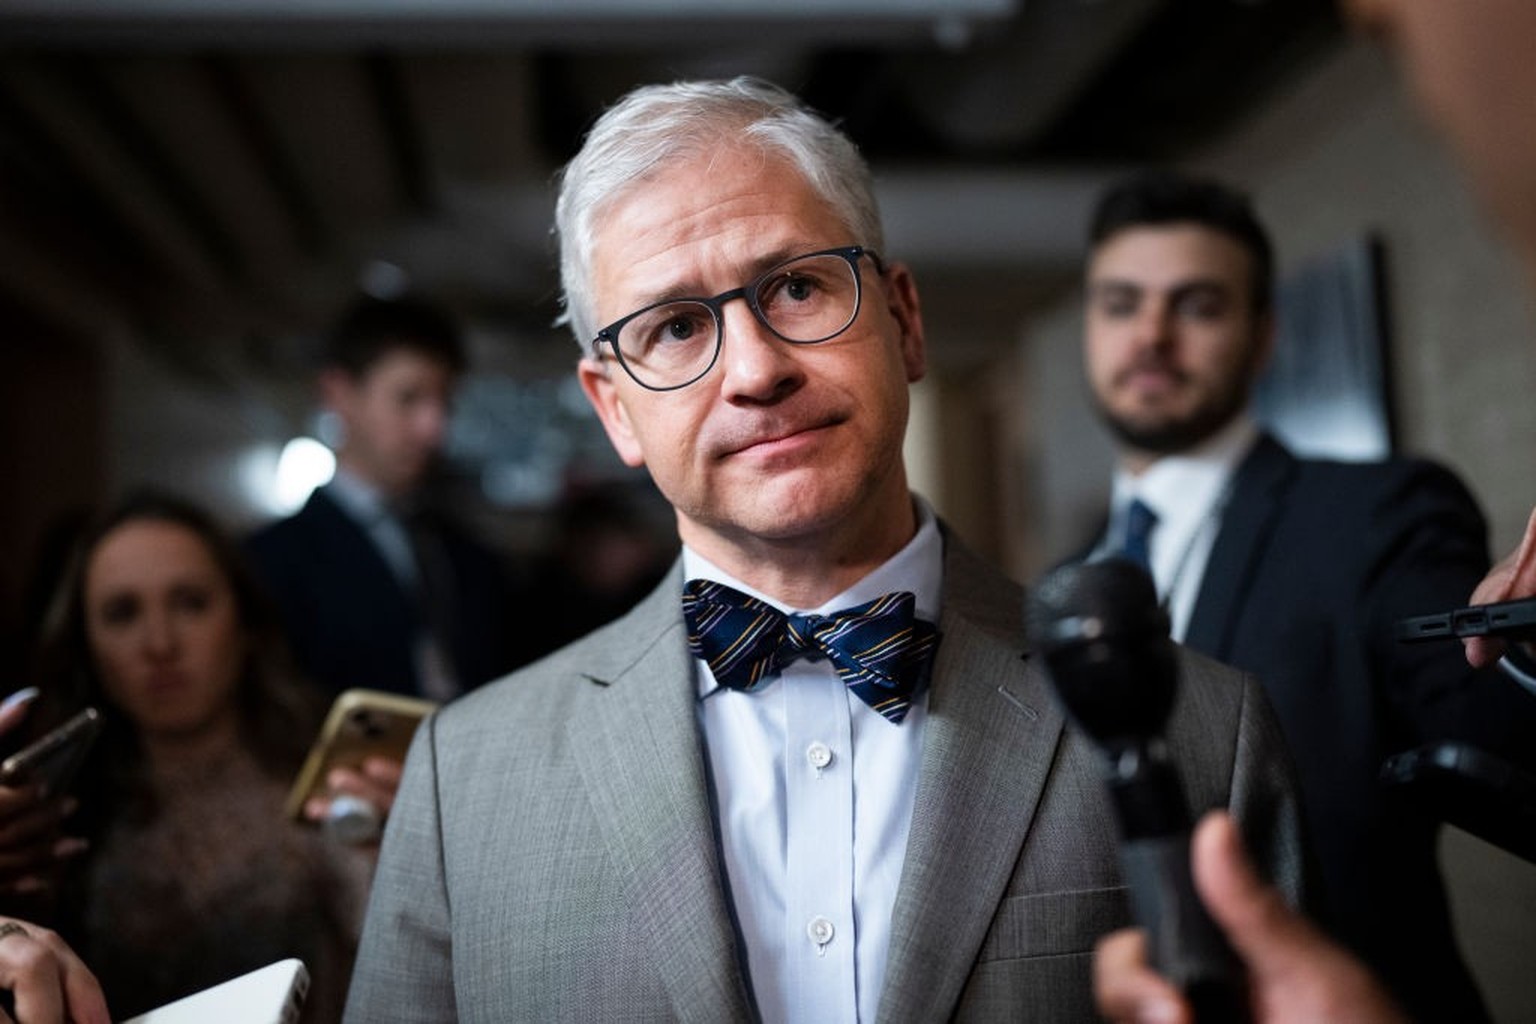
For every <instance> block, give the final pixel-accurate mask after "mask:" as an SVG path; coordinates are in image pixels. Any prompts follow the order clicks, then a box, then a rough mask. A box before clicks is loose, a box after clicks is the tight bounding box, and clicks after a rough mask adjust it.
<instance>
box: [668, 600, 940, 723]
mask: <svg viewBox="0 0 1536 1024" xmlns="http://www.w3.org/2000/svg"><path fill="white" fill-rule="evenodd" d="M913 605H914V598H913V596H912V595H911V594H910V593H907V592H906V591H901V592H898V593H894V594H886V595H885V596H884V597H878V598H876V599H875V600H873V601H870V602H868V603H866V604H861V605H859V606H857V607H855V608H848V609H845V610H843V611H840V612H834V613H833V614H831V615H785V614H784V613H783V612H781V611H779V610H778V609H777V608H774V607H772V606H771V605H769V604H766V603H765V602H763V601H759V600H758V599H757V598H755V597H749V596H747V595H746V594H743V593H742V592H741V591H739V590H735V589H733V588H731V587H728V586H726V585H724V584H723V583H713V582H711V581H709V580H689V581H688V583H687V584H686V585H685V586H684V587H683V618H684V620H686V622H687V624H688V649H689V650H690V651H692V652H693V655H694V657H696V658H701V659H703V661H704V663H705V664H707V665H708V666H709V669H710V671H711V672H713V673H714V674H715V679H716V681H717V682H719V683H720V685H721V686H726V687H730V688H731V689H733V690H749V691H750V690H755V689H757V688H758V687H760V686H762V685H764V684H765V683H766V682H767V681H768V680H770V679H772V678H773V677H774V676H777V675H778V674H779V673H780V672H781V671H782V670H783V668H784V666H785V665H788V664H789V663H790V662H792V661H794V660H795V659H797V658H809V659H810V660H812V661H819V660H821V659H822V658H826V659H828V660H829V661H831V662H832V667H833V668H834V669H836V671H837V676H838V678H839V679H841V680H842V681H843V684H844V685H845V686H847V687H848V689H850V690H852V691H853V693H854V695H855V696H857V697H858V698H859V699H860V700H862V701H863V702H864V703H866V704H868V705H869V706H870V707H872V708H874V709H875V710H876V711H878V712H879V713H880V714H881V715H882V716H883V717H885V718H886V719H887V720H889V721H891V722H895V723H897V724H900V722H901V720H902V719H903V718H905V717H906V715H907V710H908V709H909V708H910V707H911V706H912V695H913V693H914V692H915V691H916V690H917V688H918V686H919V685H920V684H921V682H922V681H923V679H924V677H925V676H926V674H927V671H928V667H929V665H930V663H931V661H932V658H933V652H934V650H935V648H937V647H938V644H939V631H938V630H937V629H935V628H934V626H933V623H931V622H924V621H923V620H922V619H918V618H914V617H913V614H912V609H913Z"/></svg>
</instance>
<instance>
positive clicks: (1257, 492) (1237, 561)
mask: <svg viewBox="0 0 1536 1024" xmlns="http://www.w3.org/2000/svg"><path fill="white" fill-rule="evenodd" d="M1295 471H1296V459H1295V458H1294V457H1293V456H1292V455H1291V453H1290V452H1288V451H1286V450H1285V449H1284V448H1282V447H1281V446H1280V444H1279V442H1277V441H1276V440H1275V439H1274V438H1273V437H1271V436H1270V435H1268V434H1262V435H1260V437H1259V440H1258V441H1257V443H1255V444H1254V446H1253V451H1251V452H1249V453H1248V456H1247V458H1245V459H1243V461H1242V463H1241V465H1239V466H1238V468H1237V474H1236V475H1235V476H1234V477H1233V481H1232V498H1231V501H1230V502H1228V504H1227V507H1226V510H1225V511H1224V512H1223V513H1222V517H1221V532H1220V533H1218V534H1217V535H1216V543H1215V544H1214V545H1212V547H1211V557H1210V560H1209V561H1208V562H1207V563H1206V566H1205V574H1204V576H1203V577H1202V578H1201V580H1200V593H1199V596H1198V597H1197V598H1196V599H1195V607H1194V609H1193V610H1192V611H1191V613H1190V617H1189V628H1188V629H1186V630H1185V633H1184V642H1185V643H1186V644H1187V645H1189V646H1190V647H1193V648H1194V649H1196V650H1198V651H1202V652H1204V653H1205V654H1208V655H1210V656H1211V657H1213V658H1216V659H1217V660H1223V659H1225V658H1227V657H1228V656H1229V655H1230V653H1231V650H1230V649H1231V644H1232V637H1233V630H1234V629H1235V628H1236V626H1237V619H1238V615H1239V613H1240V612H1241V611H1242V608H1243V601H1242V595H1243V594H1244V593H1245V592H1246V591H1247V589H1248V587H1249V585H1250V583H1251V582H1252V579H1253V574H1254V573H1255V572H1257V571H1258V566H1259V563H1260V561H1261V560H1262V558H1263V554H1264V549H1265V548H1266V547H1267V545H1268V541H1269V536H1270V534H1271V532H1272V531H1273V530H1274V527H1275V523H1276V522H1278V520H1279V517H1280V511H1281V505H1282V498H1283V495H1284V493H1285V489H1286V487H1288V486H1289V481H1290V479H1291V477H1292V476H1293V475H1294V473H1295Z"/></svg>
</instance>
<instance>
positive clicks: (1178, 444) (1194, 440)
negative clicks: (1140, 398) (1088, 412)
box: [1093, 391, 1247, 455]
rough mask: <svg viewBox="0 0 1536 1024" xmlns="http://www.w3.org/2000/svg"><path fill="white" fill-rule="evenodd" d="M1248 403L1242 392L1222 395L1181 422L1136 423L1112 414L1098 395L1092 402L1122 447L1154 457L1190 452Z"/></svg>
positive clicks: (1168, 420)
mask: <svg viewBox="0 0 1536 1024" xmlns="http://www.w3.org/2000/svg"><path fill="white" fill-rule="evenodd" d="M1246 403H1247V396H1246V395H1245V394H1243V393H1242V392H1240V391H1239V392H1234V393H1233V394H1231V395H1223V396H1222V397H1221V399H1220V400H1219V401H1217V402H1214V403H1212V404H1209V405H1204V406H1201V407H1199V408H1197V409H1195V411H1194V412H1192V413H1190V414H1189V415H1187V416H1184V417H1182V418H1173V417H1162V418H1158V419H1155V420H1151V421H1148V422H1135V421H1132V420H1130V419H1127V418H1126V417H1123V416H1117V415H1116V414H1115V413H1113V412H1111V411H1110V410H1109V408H1108V407H1107V406H1105V404H1104V402H1103V401H1102V400H1101V399H1099V398H1098V396H1097V395H1095V396H1094V401H1093V404H1094V409H1095V410H1096V411H1097V412H1098V414H1099V419H1100V420H1102V421H1103V422H1104V425H1105V426H1106V427H1108V428H1109V431H1110V433H1111V434H1113V435H1114V436H1115V439H1116V440H1117V441H1119V442H1120V444H1121V446H1123V447H1126V448H1134V449H1136V450H1137V451H1142V452H1151V453H1153V454H1155V455H1177V454H1178V453H1179V452H1184V451H1188V450H1189V449H1191V448H1193V447H1195V446H1196V445H1198V444H1200V443H1201V442H1202V441H1204V440H1206V439H1207V438H1209V437H1210V436H1211V435H1213V434H1215V433H1216V432H1217V431H1218V430H1220V429H1221V428H1222V427H1225V426H1226V425H1227V424H1228V423H1231V422H1232V419H1233V417H1235V416H1236V415H1237V414H1238V413H1240V412H1242V411H1243V407H1244V405H1245V404H1246Z"/></svg>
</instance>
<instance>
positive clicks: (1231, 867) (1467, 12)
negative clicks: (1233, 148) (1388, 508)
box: [1095, 0, 1536, 1024]
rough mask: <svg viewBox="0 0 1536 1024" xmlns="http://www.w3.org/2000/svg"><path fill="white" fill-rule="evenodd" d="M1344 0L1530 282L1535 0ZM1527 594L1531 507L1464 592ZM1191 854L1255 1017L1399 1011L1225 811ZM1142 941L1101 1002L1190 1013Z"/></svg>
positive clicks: (1104, 1006)
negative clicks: (1392, 64)
mask: <svg viewBox="0 0 1536 1024" xmlns="http://www.w3.org/2000/svg"><path fill="white" fill-rule="evenodd" d="M1343 6H1344V7H1345V9H1346V11H1347V12H1348V13H1349V14H1350V15H1351V16H1352V17H1353V18H1354V19H1355V21H1356V22H1357V23H1358V24H1359V25H1361V26H1362V27H1364V28H1365V29H1367V30H1368V31H1371V32H1373V33H1375V34H1377V35H1379V36H1380V37H1381V38H1382V39H1383V40H1384V42H1386V43H1387V45H1388V46H1389V47H1390V48H1392V49H1393V50H1394V51H1395V52H1396V53H1397V56H1398V57H1399V59H1400V61H1401V62H1402V65H1403V70H1404V73H1405V75H1406V77H1407V81H1408V85H1409V86H1410V88H1411V89H1412V90H1413V91H1414V93H1415V94H1416V96H1417V98H1418V100H1419V102H1420V104H1421V106H1422V107H1423V109H1424V111H1425V113H1426V114H1427V115H1428V116H1429V118H1430V119H1431V120H1432V121H1433V122H1434V123H1435V126H1436V127H1437V128H1439V129H1440V130H1441V132H1442V133H1443V135H1444V136H1445V137H1446V139H1447V141H1448V142H1449V143H1450V144H1451V146H1452V149H1453V151H1454V153H1455V155H1456V156H1457V157H1458V158H1459V159H1460V160H1461V162H1462V164H1463V166H1464V169H1465V170H1466V171H1467V174H1468V177H1469V179H1470V181H1471V183H1472V185H1473V187H1474V189H1475V190H1476V192H1477V194H1478V196H1479V198H1480V199H1481V201H1482V202H1483V204H1484V207H1485V209H1486V211H1487V212H1488V213H1489V214H1490V215H1491V219H1492V220H1493V222H1494V223H1495V225H1496V226H1497V227H1498V228H1499V229H1500V230H1502V231H1503V232H1504V233H1505V235H1506V237H1507V238H1508V239H1509V240H1510V241H1511V242H1512V243H1513V245H1514V246H1515V248H1516V250H1517V252H1518V254H1519V256H1520V258H1521V259H1522V261H1523V262H1524V263H1525V266H1526V270H1527V272H1528V277H1529V280H1530V282H1531V285H1532V287H1533V288H1536V103H1533V102H1532V97H1536V4H1532V3H1530V2H1529V0H1479V2H1478V3H1475V4H1452V3H1445V2H1444V0H1344V5H1343ZM1533 595H1536V512H1533V514H1532V517H1531V521H1530V523H1529V524H1528V525H1527V527H1526V533H1525V538H1524V540H1523V541H1522V543H1521V544H1520V546H1519V547H1518V548H1517V549H1516V550H1515V551H1514V552H1512V553H1511V554H1510V555H1509V556H1508V557H1506V558H1505V559H1504V560H1503V561H1501V562H1500V563H1499V564H1498V565H1497V566H1495V567H1494V568H1493V569H1492V570H1491V571H1490V572H1489V573H1488V575H1487V576H1486V577H1485V578H1484V579H1483V581H1482V582H1481V583H1480V584H1478V585H1477V587H1476V589H1475V590H1474V591H1473V592H1472V594H1471V596H1470V599H1469V600H1470V601H1471V602H1473V603H1482V602H1488V601H1498V600H1508V599H1512V598H1516V597H1529V596H1533ZM1463 600H1467V599H1463ZM1452 603H1455V604H1459V603H1462V600H1457V601H1454V602H1452ZM1467 646H1468V650H1467V656H1468V660H1469V661H1470V662H1471V663H1472V664H1474V665H1478V666H1486V665H1489V664H1491V663H1492V662H1494V661H1495V660H1497V659H1498V658H1499V656H1500V654H1501V653H1503V646H1504V645H1503V644H1502V643H1499V642H1494V641H1491V640H1488V639H1478V640H1473V641H1469V642H1468V645H1467ZM1194 868H1195V877H1196V883H1197V886H1198V887H1199V889H1200V892H1201V895H1202V897H1203V898H1204V899H1205V901H1206V903H1207V904H1208V905H1209V906H1210V907H1211V910H1212V914H1213V916H1214V917H1215V918H1216V919H1217V921H1218V922H1219V923H1220V924H1221V925H1222V926H1223V928H1225V929H1226V930H1227V932H1228V934H1229V936H1230V937H1231V939H1232V941H1233V945H1234V947H1235V948H1237V950H1238V952H1239V953H1240V955H1241V956H1242V957H1243V959H1244V960H1245V961H1246V962H1247V964H1248V966H1249V970H1250V975H1251V978H1252V980H1253V1006H1254V1018H1255V1020H1256V1021H1257V1022H1258V1024H1300V1022H1304V1021H1314V1020H1319V1019H1326V1020H1350V1021H1358V1022H1361V1024H1365V1022H1386V1021H1395V1020H1399V1019H1401V1018H1400V1017H1399V1015H1398V1013H1397V1011H1396V1010H1395V1009H1394V1008H1392V1007H1390V1006H1388V1005H1386V1003H1385V1000H1384V998H1383V994H1382V993H1381V991H1380V990H1379V989H1378V988H1376V986H1375V984H1374V983H1373V982H1372V980H1371V979H1369V978H1368V977H1366V976H1364V974H1363V972H1362V971H1361V970H1360V965H1359V964H1358V963H1357V962H1355V961H1353V960H1352V958H1350V957H1349V956H1348V955H1346V954H1345V953H1344V952H1343V951H1342V950H1341V949H1339V948H1338V947H1337V946H1335V945H1334V944H1333V943H1331V942H1330V941H1329V940H1328V939H1327V938H1325V937H1324V936H1323V935H1322V934H1321V933H1320V932H1318V931H1316V930H1315V929H1313V928H1311V927H1309V926H1308V925H1307V923H1306V922H1305V921H1302V920H1301V919H1300V918H1298V917H1297V916H1296V915H1294V914H1293V913H1291V912H1290V911H1288V910H1286V909H1285V908H1284V906H1283V905H1282V904H1281V903H1280V902H1279V901H1278V900H1276V899H1275V898H1274V897H1273V894H1272V893H1270V892H1269V891H1267V890H1266V889H1265V888H1264V887H1263V886H1262V885H1260V884H1258V883H1257V882H1256V881H1255V880H1254V879H1252V877H1251V874H1250V873H1249V872H1248V870H1247V868H1246V865H1245V864H1244V860H1243V856H1242V853H1241V849H1240V846H1239V844H1237V843H1236V842H1234V841H1232V838H1231V836H1230V833H1229V830H1228V829H1227V827H1226V826H1225V825H1224V824H1221V823H1217V822H1206V823H1204V824H1203V825H1202V834H1201V835H1200V836H1197V839H1196V844H1195V863H1194ZM1142 953H1143V944H1142V941H1141V937H1140V936H1139V935H1137V934H1135V933H1131V932H1119V933H1116V934H1115V935H1113V936H1111V937H1110V938H1108V939H1106V940H1105V942H1104V943H1103V944H1102V945H1101V948H1100V953H1099V956H1098V959H1097V964H1096V978H1095V990H1096V994H1097V996H1098V1005H1099V1009H1100V1012H1102V1013H1104V1014H1105V1015H1106V1016H1107V1017H1109V1018H1110V1019H1112V1020H1115V1021H1130V1020H1154V1019H1155V1020H1160V1021H1166V1022H1168V1024H1178V1022H1183V1021H1189V1020H1191V1019H1192V1018H1191V1015H1190V1012H1189V1007H1188V1006H1187V1005H1184V1004H1183V1003H1182V1001H1181V1000H1180V998H1179V997H1178V994H1177V993H1176V992H1174V991H1173V989H1172V988H1171V987H1170V986H1168V984H1167V983H1166V982H1165V981H1164V980H1163V979H1161V978H1159V977H1158V976H1157V975H1155V974H1154V973H1153V972H1151V971H1150V970H1148V969H1147V968H1146V966H1145V963H1144V960H1143V957H1142ZM1426 1019H1429V1018H1426Z"/></svg>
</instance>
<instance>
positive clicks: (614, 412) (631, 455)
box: [576, 356, 645, 467]
mask: <svg viewBox="0 0 1536 1024" xmlns="http://www.w3.org/2000/svg"><path fill="white" fill-rule="evenodd" d="M576 376H577V378H578V379H579V380H580V381H581V390H582V391H584V392H585V393H586V396H587V401H589V402H591V403H592V408H593V409H595V410H597V418H598V419H599V420H601V421H602V423H603V429H604V430H605V431H607V432H608V442H609V443H610V444H612V445H613V448H614V451H616V452H618V453H619V458H620V459H623V460H624V465H626V466H631V467H639V466H643V465H645V453H644V451H643V450H642V449H641V446H640V438H639V437H638V436H637V435H636V434H635V431H634V428H633V427H632V426H631V425H630V422H629V410H628V409H626V408H625V407H624V400H623V398H622V397H621V396H620V395H619V389H618V385H617V384H615V383H614V380H613V375H612V374H610V372H609V365H608V364H607V363H605V362H603V361H602V360H601V359H596V358H593V357H592V356H585V357H583V358H582V360H581V362H579V363H577V364H576Z"/></svg>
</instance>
